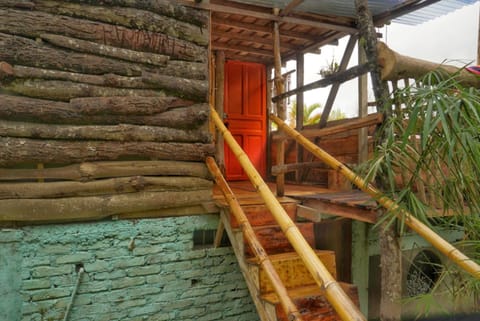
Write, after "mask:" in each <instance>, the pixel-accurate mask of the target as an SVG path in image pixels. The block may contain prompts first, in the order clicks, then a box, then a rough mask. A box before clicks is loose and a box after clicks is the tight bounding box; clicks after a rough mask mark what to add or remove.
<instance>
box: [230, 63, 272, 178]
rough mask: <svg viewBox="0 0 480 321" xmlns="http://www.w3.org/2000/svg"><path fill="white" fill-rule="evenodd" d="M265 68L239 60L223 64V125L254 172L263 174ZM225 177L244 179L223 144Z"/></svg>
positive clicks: (264, 159) (236, 162)
mask: <svg viewBox="0 0 480 321" xmlns="http://www.w3.org/2000/svg"><path fill="white" fill-rule="evenodd" d="M266 112H267V110H266V68H265V65H262V64H257V63H249V62H240V61H227V62H226V63H225V102H224V113H225V124H226V126H227V127H228V129H229V130H230V132H231V133H232V135H233V137H234V138H235V140H236V141H237V142H238V143H239V144H240V146H241V147H242V148H243V150H244V151H245V152H246V154H247V155H248V157H249V158H250V160H251V161H252V163H253V165H254V166H255V168H256V169H257V171H258V172H259V173H260V175H262V177H265V173H266V133H267V118H266ZM225 168H226V172H225V175H226V178H227V180H230V181H234V180H247V179H248V177H247V175H246V173H245V172H244V171H243V169H242V167H241V166H240V164H239V162H238V161H237V159H236V158H235V155H234V154H233V153H232V151H231V150H230V148H229V147H228V146H226V145H225Z"/></svg>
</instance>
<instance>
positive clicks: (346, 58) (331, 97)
mask: <svg viewBox="0 0 480 321" xmlns="http://www.w3.org/2000/svg"><path fill="white" fill-rule="evenodd" d="M357 38H358V36H357V35H351V36H350V39H349V40H348V43H347V47H346V48H345V52H344V53H343V57H342V60H341V61H340V65H339V68H338V71H345V70H346V69H347V66H348V63H349V62H350V57H352V53H353V49H354V48H355V44H356V42H357ZM340 85H341V83H340V82H336V83H334V84H333V85H332V88H331V89H330V92H329V94H328V98H327V102H326V103H325V106H324V107H323V112H322V116H321V117H320V122H319V123H318V127H320V128H323V127H325V126H326V125H327V120H328V116H330V111H331V110H332V107H333V103H334V101H335V98H336V97H337V93H338V90H339V89H340Z"/></svg>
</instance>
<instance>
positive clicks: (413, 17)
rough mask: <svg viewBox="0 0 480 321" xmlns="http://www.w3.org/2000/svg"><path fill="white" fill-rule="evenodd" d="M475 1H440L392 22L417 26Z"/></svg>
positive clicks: (475, 0)
mask: <svg viewBox="0 0 480 321" xmlns="http://www.w3.org/2000/svg"><path fill="white" fill-rule="evenodd" d="M477 1H478V0H442V1H439V2H437V3H434V4H432V5H430V6H427V7H425V8H423V9H420V10H417V11H414V12H412V13H409V14H406V15H404V16H401V17H399V18H397V19H395V20H394V21H395V22H398V23H403V24H407V25H417V24H420V23H423V22H425V21H428V20H431V19H435V18H437V17H440V16H442V15H445V14H447V13H449V12H452V11H455V10H457V9H460V8H462V7H464V6H466V5H471V4H474V3H476V2H477Z"/></svg>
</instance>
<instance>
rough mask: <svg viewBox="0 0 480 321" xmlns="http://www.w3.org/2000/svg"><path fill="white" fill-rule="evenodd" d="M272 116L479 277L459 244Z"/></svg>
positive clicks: (438, 247)
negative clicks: (434, 229) (457, 245)
mask: <svg viewBox="0 0 480 321" xmlns="http://www.w3.org/2000/svg"><path fill="white" fill-rule="evenodd" d="M270 119H271V120H272V121H274V122H275V123H276V124H277V125H278V127H279V129H282V130H283V131H284V132H285V133H286V134H287V135H289V136H291V137H292V138H293V139H295V140H296V141H297V142H298V143H299V144H301V145H302V146H303V147H304V148H306V149H307V150H308V151H310V152H311V153H313V154H314V155H315V156H316V157H318V158H319V159H321V160H323V161H324V162H325V163H326V164H327V165H329V166H330V167H332V169H334V170H337V171H339V172H340V173H341V174H342V175H344V176H345V177H346V178H347V179H348V180H349V181H350V182H352V183H353V184H355V185H356V186H358V188H360V189H361V190H362V191H364V192H365V193H367V194H369V195H370V196H371V197H372V198H374V199H375V200H376V201H377V202H378V203H379V204H380V205H382V206H383V207H384V208H386V209H387V210H388V211H393V212H394V213H395V215H396V216H397V217H398V218H403V219H404V220H405V224H407V225H408V226H409V227H410V228H411V229H412V230H414V231H415V232H417V233H418V234H419V235H420V236H421V237H423V238H424V239H425V240H426V241H427V242H429V243H430V244H431V245H433V246H434V247H435V248H436V249H437V250H439V251H440V252H441V253H443V254H444V255H445V256H446V257H447V258H449V259H450V260H451V261H453V262H454V263H455V264H457V265H458V266H459V267H461V268H462V269H464V270H465V271H466V272H468V273H470V274H471V275H472V276H473V277H475V278H477V279H480V265H478V264H477V263H476V262H474V261H473V260H472V259H470V258H469V257H468V256H466V255H465V254H463V253H462V252H461V251H460V250H458V249H457V248H456V247H454V246H453V245H451V244H450V243H448V242H447V241H445V240H444V239H443V238H441V237H440V236H439V235H438V234H436V233H435V232H434V231H432V230H431V229H430V228H429V227H428V226H426V225H425V224H423V223H422V222H420V221H419V220H418V219H417V218H415V217H414V216H413V215H412V214H411V213H410V212H408V211H407V210H405V209H403V208H401V207H400V206H399V205H398V204H397V203H395V201H393V200H392V199H390V198H389V197H387V196H385V195H384V194H383V193H382V192H380V191H379V190H378V189H376V188H375V187H374V186H373V185H372V184H368V183H367V182H366V181H365V180H364V179H362V178H361V177H360V176H358V175H357V174H356V173H354V172H353V171H352V170H350V169H349V168H347V167H346V166H345V165H343V164H342V163H341V162H339V161H338V160H336V159H335V158H334V157H333V156H331V155H330V154H328V153H327V152H325V151H324V150H323V149H321V148H320V147H318V146H317V145H315V144H314V143H312V142H311V141H309V140H308V139H307V138H305V137H303V136H302V135H301V134H300V133H299V132H297V131H296V130H294V129H292V128H290V127H289V126H288V125H286V124H285V123H284V122H283V121H282V120H281V119H280V118H278V117H277V116H275V115H273V114H270Z"/></svg>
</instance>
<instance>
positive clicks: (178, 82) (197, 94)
mask: <svg viewBox="0 0 480 321" xmlns="http://www.w3.org/2000/svg"><path fill="white" fill-rule="evenodd" d="M142 80H143V81H144V82H145V83H146V84H149V85H151V86H153V87H155V88H158V89H164V90H166V91H167V92H171V93H172V94H173V95H174V96H178V97H183V98H188V99H193V100H197V101H207V98H208V81H203V80H194V79H185V78H180V77H173V76H166V75H161V74H152V73H146V72H144V73H143V74H142Z"/></svg>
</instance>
